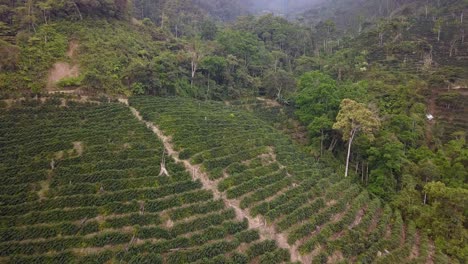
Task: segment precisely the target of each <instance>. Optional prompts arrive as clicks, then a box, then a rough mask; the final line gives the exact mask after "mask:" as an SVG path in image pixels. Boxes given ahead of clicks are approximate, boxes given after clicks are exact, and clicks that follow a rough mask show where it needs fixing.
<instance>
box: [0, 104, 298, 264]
mask: <svg viewBox="0 0 468 264" xmlns="http://www.w3.org/2000/svg"><path fill="white" fill-rule="evenodd" d="M0 147H1V149H2V151H1V154H0V155H1V161H0V172H1V173H0V174H1V175H2V176H1V182H2V186H1V188H0V197H1V199H0V200H1V202H0V237H1V239H0V262H2V263H110V262H112V263H219V262H224V261H225V262H234V263H239V262H240V263H258V262H260V263H281V262H283V261H288V260H289V252H288V251H287V250H284V249H280V248H278V247H277V246H276V244H275V241H271V240H266V239H265V238H262V239H261V240H259V239H260V236H259V234H258V232H257V231H256V230H254V229H248V228H249V226H248V221H247V220H246V219H243V217H242V216H240V215H238V214H236V211H235V210H234V209H230V206H229V205H228V204H225V202H224V201H223V200H222V199H220V198H219V197H215V196H214V194H213V192H212V191H210V190H207V189H204V188H203V184H202V183H201V182H200V180H197V179H193V178H191V175H190V173H189V172H188V171H186V169H185V168H184V166H183V165H182V164H181V163H176V162H175V161H174V160H173V159H172V158H171V157H170V156H167V154H165V153H167V152H165V151H164V146H163V144H162V142H160V141H159V140H158V138H157V137H155V136H154V135H153V134H152V132H151V131H150V130H148V129H147V128H146V127H145V126H144V125H142V124H140V123H139V122H138V121H137V120H136V119H135V118H134V117H133V116H132V114H131V112H130V110H129V109H128V108H126V107H125V106H123V105H121V104H117V103H108V104H96V103H93V104H81V103H76V102H73V101H67V100H62V99H49V100H45V101H44V102H43V103H41V102H40V101H22V102H21V103H18V104H15V105H10V108H9V109H2V111H1V113H0Z"/></svg>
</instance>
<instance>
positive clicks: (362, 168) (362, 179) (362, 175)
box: [361, 161, 364, 183]
mask: <svg viewBox="0 0 468 264" xmlns="http://www.w3.org/2000/svg"><path fill="white" fill-rule="evenodd" d="M361 182H362V183H364V161H363V162H362V163H361Z"/></svg>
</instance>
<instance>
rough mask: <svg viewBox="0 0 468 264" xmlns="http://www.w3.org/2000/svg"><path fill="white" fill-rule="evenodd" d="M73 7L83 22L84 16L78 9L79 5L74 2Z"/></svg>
mask: <svg viewBox="0 0 468 264" xmlns="http://www.w3.org/2000/svg"><path fill="white" fill-rule="evenodd" d="M73 5H74V6H75V9H76V12H77V13H78V15H79V16H80V20H83V16H82V15H81V12H80V9H79V8H78V5H77V4H76V2H75V1H73Z"/></svg>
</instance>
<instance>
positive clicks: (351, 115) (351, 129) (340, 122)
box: [333, 99, 380, 177]
mask: <svg viewBox="0 0 468 264" xmlns="http://www.w3.org/2000/svg"><path fill="white" fill-rule="evenodd" d="M379 127H380V120H379V118H378V117H377V116H376V115H375V114H374V113H372V112H371V111H370V110H369V109H367V108H366V107H365V106H364V105H363V104H360V103H358V102H356V101H353V100H351V99H344V100H343V101H342V102H341V105H340V112H338V116H337V117H336V123H335V124H334V125H333V129H336V130H340V131H342V133H343V140H345V141H348V154H347V157H346V171H345V177H348V171H349V158H350V156H351V146H352V144H353V140H354V139H355V137H356V135H357V134H358V133H359V132H363V133H364V134H365V135H366V136H367V137H368V138H369V139H370V140H373V139H374V131H375V130H377V129H379Z"/></svg>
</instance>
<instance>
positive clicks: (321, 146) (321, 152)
mask: <svg viewBox="0 0 468 264" xmlns="http://www.w3.org/2000/svg"><path fill="white" fill-rule="evenodd" d="M320 132H321V133H322V136H321V138H320V156H323V129H322V130H320Z"/></svg>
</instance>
